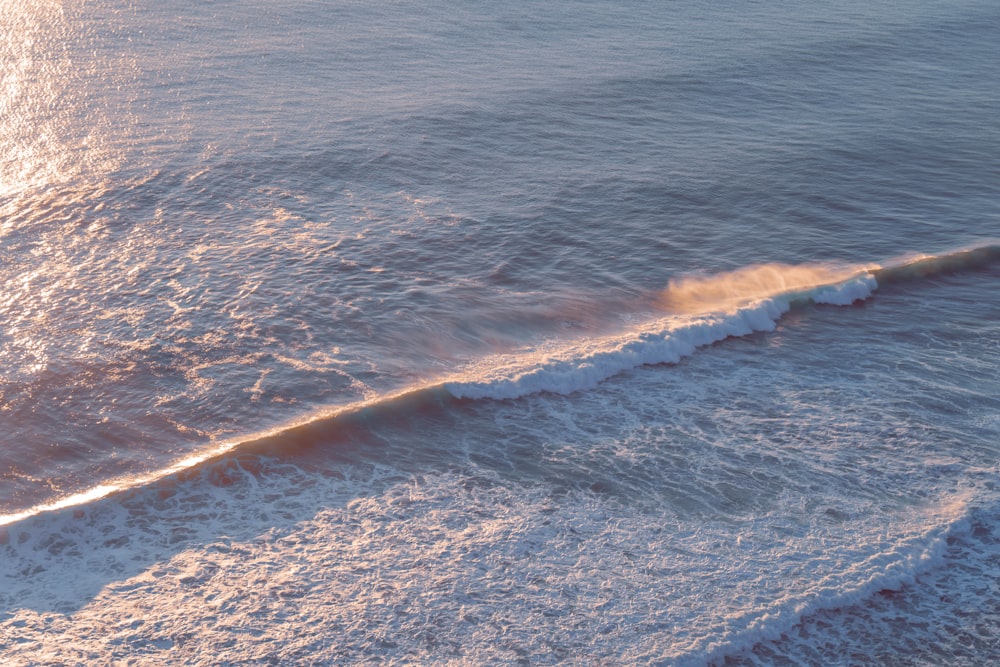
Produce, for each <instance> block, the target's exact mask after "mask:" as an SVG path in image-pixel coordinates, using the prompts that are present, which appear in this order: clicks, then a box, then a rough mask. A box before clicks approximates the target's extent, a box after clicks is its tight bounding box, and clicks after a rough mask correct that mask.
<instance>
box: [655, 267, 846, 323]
mask: <svg viewBox="0 0 1000 667" xmlns="http://www.w3.org/2000/svg"><path fill="white" fill-rule="evenodd" d="M862 270H864V269H863V268H862V267H857V266H840V265H835V264H798V265H794V264H776V263H774V264H755V265H753V266H747V267H744V268H741V269H737V270H735V271H727V272H725V273H718V274H715V275H708V276H685V277H681V278H676V279H674V280H671V281H670V284H669V286H668V287H667V289H666V290H664V292H663V294H662V295H661V296H660V306H661V307H662V308H664V309H666V310H671V311H674V312H677V313H691V314H693V313H707V312H730V311H733V310H735V309H737V308H740V307H741V306H745V305H747V304H750V303H752V302H754V301H758V300H760V299H767V298H770V297H774V296H778V295H781V294H787V293H790V292H800V291H805V290H809V289H812V288H815V287H820V286H822V285H834V284H837V283H841V282H844V281H846V280H849V279H851V278H852V277H854V276H856V275H858V273H860V272H861V271H862Z"/></svg>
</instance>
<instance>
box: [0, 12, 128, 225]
mask: <svg viewBox="0 0 1000 667" xmlns="http://www.w3.org/2000/svg"><path fill="white" fill-rule="evenodd" d="M66 12H67V9H66V8H65V7H64V3H62V2H58V1H57V0H5V1H4V2H2V3H0V214H2V223H0V224H2V225H3V227H0V235H2V234H3V233H5V232H7V231H9V230H10V228H11V226H12V224H15V223H12V221H17V220H18V219H23V218H27V217H32V216H31V213H30V212H26V211H25V209H26V208H27V207H29V206H30V208H33V209H38V208H46V207H53V205H58V204H59V203H60V199H61V197H60V196H58V195H57V196H56V197H55V200H54V201H52V200H51V199H52V196H53V193H48V195H46V196H47V198H48V199H49V201H35V200H32V201H30V202H24V201H19V200H20V198H21V197H22V196H30V195H39V194H43V193H45V191H46V190H47V189H49V188H51V187H53V186H59V187H67V188H68V189H69V190H70V191H73V192H74V194H71V195H70V198H71V199H76V198H79V196H80V194H81V192H86V191H88V190H89V189H91V186H93V185H95V183H96V182H98V181H100V179H101V177H102V176H104V175H106V174H107V173H108V172H109V171H110V170H111V169H113V168H114V166H115V165H116V164H117V162H118V160H117V159H116V158H115V156H114V151H112V150H109V142H108V140H107V137H106V136H105V133H106V130H107V128H108V127H109V126H110V123H109V122H108V120H107V114H106V113H105V111H106V109H105V107H106V105H107V103H106V100H102V95H101V90H100V82H101V81H102V77H103V78H106V77H105V76H104V75H105V74H107V73H109V72H112V71H113V70H114V69H115V68H113V67H107V66H106V65H107V63H101V62H100V61H101V57H100V56H99V55H98V54H97V53H96V51H95V52H93V53H94V57H93V61H90V62H79V61H76V60H74V59H73V58H71V57H70V49H69V47H70V45H73V44H77V45H78V44H79V43H80V42H81V41H82V40H85V39H86V35H81V34H77V33H75V32H74V30H73V29H72V26H71V21H70V20H69V19H68V17H67V15H66ZM102 70H103V72H102ZM36 212H37V211H36Z"/></svg>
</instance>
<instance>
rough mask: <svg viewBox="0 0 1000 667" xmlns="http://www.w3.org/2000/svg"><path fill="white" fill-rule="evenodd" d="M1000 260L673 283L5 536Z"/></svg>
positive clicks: (18, 515) (803, 268)
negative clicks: (637, 313) (264, 459)
mask: <svg viewBox="0 0 1000 667" xmlns="http://www.w3.org/2000/svg"><path fill="white" fill-rule="evenodd" d="M998 260H1000V244H997V243H992V242H990V243H986V244H983V245H979V246H974V247H969V248H964V249H960V250H956V251H953V252H949V253H944V254H940V255H915V256H908V257H904V258H902V259H899V260H895V261H891V262H889V263H887V264H885V265H877V264H876V265H849V264H835V263H814V264H806V265H795V266H793V265H781V264H762V265H757V266H751V267H746V268H743V269H739V270H737V271H732V272H728V273H723V274H717V275H714V276H693V277H691V276H689V277H684V278H679V279H677V280H675V281H672V282H671V284H670V286H669V287H668V288H667V289H666V290H665V291H664V292H663V293H662V294H661V295H658V297H657V298H656V299H654V302H655V306H654V307H655V309H656V311H655V312H654V313H653V314H650V315H648V316H647V317H646V319H645V320H644V321H642V323H641V324H638V325H635V326H632V327H630V328H628V329H627V330H624V331H621V332H619V333H615V334H610V335H605V336H601V337H593V338H586V339H581V340H575V341H551V342H546V343H543V344H540V345H538V346H535V347H531V348H525V349H522V350H519V351H517V352H514V353H510V354H504V355H495V356H492V357H487V358H484V359H481V360H480V361H479V362H477V363H475V364H472V365H470V366H468V367H466V368H464V369H461V370H459V371H457V372H454V373H452V374H451V375H448V376H445V377H440V378H437V379H435V380H431V381H428V382H426V383H424V384H421V385H416V386H412V387H408V388H405V389H402V390H400V391H397V392H394V393H389V394H382V395H378V396H375V397H372V398H370V399H367V400H364V401H359V402H356V403H351V404H347V405H341V406H334V407H331V408H329V409H326V410H322V411H319V412H315V413H311V414H308V415H304V416H302V417H301V418H299V419H297V420H295V421H292V422H288V423H285V424H282V425H280V426H277V427H275V428H272V429H269V430H266V431H261V432H257V433H252V434H248V435H245V436H243V437H240V438H235V439H231V440H226V441H224V442H216V443H211V444H209V445H207V446H206V447H204V448H203V449H201V450H200V451H198V452H196V453H194V454H192V455H190V456H188V457H185V458H183V459H180V460H177V461H175V462H174V463H173V464H171V465H169V466H167V467H164V468H161V469H158V470H154V471H151V472H149V473H146V474H142V475H134V476H129V477H124V478H120V479H115V480H110V481H106V482H104V483H102V484H99V485H96V486H94V487H92V488H90V489H88V490H86V491H84V492H81V493H77V494H74V495H71V496H67V497H64V498H61V499H59V500H56V501H54V502H49V503H44V504H40V505H36V506H34V507H30V508H28V509H25V510H23V511H18V512H13V513H10V514H7V515H0V526H6V525H10V524H14V523H17V522H19V521H22V520H24V519H27V518H29V517H31V516H34V515H37V514H41V513H43V512H50V511H56V510H62V509H66V508H70V507H75V506H78V505H84V504H86V503H90V502H94V501H96V500H99V499H102V498H105V497H107V496H110V495H114V494H118V493H123V492H127V491H129V490H133V489H136V488H140V487H144V486H148V485H150V484H153V483H156V482H159V481H161V480H164V479H167V478H170V477H174V476H183V475H184V474H186V473H187V472H188V471H190V470H192V469H201V468H205V467H210V466H213V465H224V462H225V461H226V459H227V458H230V457H232V456H233V454H234V453H241V454H248V455H268V456H292V455H294V454H296V453H301V452H303V451H308V450H311V449H312V448H314V447H320V446H321V447H323V448H324V449H335V448H337V447H348V446H349V445H350V444H351V443H363V442H364V440H365V438H366V437H367V436H368V435H369V432H370V428H369V424H372V423H384V422H386V421H392V420H396V419H406V418H408V417H410V416H412V415H416V414H423V415H433V414H440V412H442V411H446V410H449V409H451V408H453V407H454V406H455V405H456V404H458V403H460V402H461V401H465V400H512V399H517V398H521V397H525V396H529V395H532V394H536V393H542V392H549V393H558V394H566V395H568V394H572V393H575V392H581V391H586V390H588V389H592V388H594V387H596V386H597V385H598V384H600V383H601V382H602V381H604V380H607V379H609V378H611V377H613V376H616V375H619V374H621V373H624V372H627V371H629V370H632V369H634V368H638V367H640V366H646V365H656V364H673V363H677V362H679V361H680V360H681V359H683V358H685V357H688V356H690V355H692V354H694V353H695V352H696V351H697V350H699V349H701V348H704V347H708V346H710V345H713V344H715V343H719V342H721V341H724V340H725V339H727V338H732V337H741V336H746V335H749V334H752V333H755V332H767V331H773V330H774V328H775V327H776V325H777V323H778V321H779V320H780V319H781V317H782V316H783V315H785V314H786V313H788V312H789V311H791V310H794V309H802V308H806V307H808V306H810V305H812V304H820V305H838V306H843V305H850V304H853V303H856V302H858V301H863V300H865V299H868V298H869V297H871V296H872V294H873V293H874V292H875V291H876V289H877V288H878V286H879V285H880V284H901V283H906V282H911V281H916V280H920V279H924V278H931V277H935V276H940V275H945V274H952V273H956V272H958V273H960V272H965V271H977V270H981V269H984V268H986V267H988V266H989V265H991V264H993V263H995V262H997V261H998Z"/></svg>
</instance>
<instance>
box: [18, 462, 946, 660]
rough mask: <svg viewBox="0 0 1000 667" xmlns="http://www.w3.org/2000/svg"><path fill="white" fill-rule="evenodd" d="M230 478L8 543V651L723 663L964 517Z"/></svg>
mask: <svg viewBox="0 0 1000 667" xmlns="http://www.w3.org/2000/svg"><path fill="white" fill-rule="evenodd" d="M231 472H232V474H233V479H232V480H230V481H231V484H230V485H229V486H226V487H214V486H212V485H209V484H207V483H206V482H207V480H192V481H190V482H184V483H181V484H180V485H179V486H177V487H176V488H170V489H163V490H161V491H159V492H157V491H156V490H152V489H151V490H149V491H148V492H146V493H145V495H144V497H139V496H137V497H135V498H133V499H131V500H129V501H128V502H127V503H125V504H124V505H122V504H119V503H116V502H114V499H107V500H106V501H104V502H103V503H99V504H97V505H95V506H91V507H89V508H88V509H87V510H86V511H85V512H84V511H81V512H78V513H72V512H69V511H66V512H64V513H62V514H60V515H55V514H52V515H45V516H39V517H35V518H33V519H32V520H31V521H29V522H27V523H24V524H20V525H18V526H17V527H14V528H11V529H10V533H9V535H8V536H7V542H6V544H5V545H4V546H3V549H4V551H5V554H4V555H5V557H4V559H3V560H2V561H0V575H2V581H3V584H4V586H3V594H2V597H0V600H2V602H3V611H5V612H6V614H5V615H4V616H2V617H0V645H3V646H5V651H6V654H7V657H8V658H9V659H10V660H12V661H13V662H14V663H18V661H20V662H21V663H24V664H31V663H35V662H39V661H54V662H77V661H80V662H88V661H90V660H92V659H93V657H94V656H101V657H102V658H103V659H108V660H117V659H123V660H124V659H136V658H137V656H140V657H141V660H142V661H146V662H148V664H156V663H157V662H158V661H163V660H166V661H169V662H185V661H187V662H191V663H192V664H201V662H200V661H202V660H204V657H203V656H211V657H212V659H213V660H216V661H222V662H263V661H268V660H270V661H277V662H281V663H286V664H287V663H295V662H301V661H310V662H312V661H319V662H329V663H341V662H343V663H352V662H365V661H375V660H379V661H386V662H392V661H394V660H405V661H407V662H414V663H437V664H440V663H443V662H448V661H453V662H456V663H465V664H513V663H515V662H517V661H518V659H520V658H523V657H527V656H530V657H531V658H532V659H533V660H537V661H539V662H543V663H550V662H557V661H567V660H568V661H571V662H572V661H576V660H581V659H585V658H591V659H594V660H595V661H600V660H605V661H607V662H609V663H614V664H649V663H661V664H671V665H694V664H699V665H700V664H707V663H708V662H710V661H711V660H713V659H716V658H721V657H723V656H727V655H731V654H732V653H734V652H738V651H740V650H744V649H746V648H748V647H750V646H752V645H753V644H754V643H755V642H758V641H760V640H762V639H767V638H774V637H776V636H778V635H780V633H782V632H783V631H785V630H787V629H788V628H790V627H792V626H793V625H794V624H795V623H796V622H798V621H799V620H800V619H801V617H802V615H803V614H808V613H811V612H815V611H816V610H818V609H821V608H826V607H830V606H839V605H843V604H849V603H851V602H854V601H857V600H859V599H861V598H863V597H864V596H867V595H871V594H872V593H875V592H877V591H878V590H880V589H881V588H884V587H894V586H898V585H900V583H901V582H906V581H911V580H912V579H913V577H914V576H915V575H916V574H917V573H919V572H920V571H922V570H923V569H926V568H929V567H932V566H933V565H934V564H935V563H937V562H939V561H940V557H941V553H942V549H943V545H944V543H945V541H946V540H947V538H948V537H949V536H950V535H951V534H952V533H954V532H955V531H956V530H958V528H956V526H960V525H962V522H963V521H964V520H965V508H964V504H963V502H962V500H961V499H958V500H956V501H955V502H953V503H952V504H949V505H946V506H944V507H941V508H939V509H938V510H935V511H931V512H928V513H924V512H919V511H918V512H914V513H904V514H902V515H895V516H892V515H889V516H883V517H879V519H878V520H877V521H871V520H870V519H869V518H867V517H870V516H871V514H870V513H867V514H866V513H862V512H858V515H859V516H862V517H864V518H861V519H860V520H858V521H849V522H847V523H846V524H844V525H842V526H838V527H837V528H836V529H834V530H829V531H828V530H825V529H823V527H822V524H814V525H812V526H811V527H810V526H807V525H803V526H800V527H799V528H797V529H793V530H789V529H788V528H789V527H788V520H789V518H790V517H788V516H782V515H775V516H771V517H765V516H761V517H758V518H756V519H754V520H751V521H748V522H746V523H745V524H744V525H742V526H740V527H734V526H732V525H729V524H728V523H717V522H713V521H704V520H683V519H680V518H679V517H677V516H674V515H671V514H670V513H669V512H664V513H660V514H657V515H655V516H653V515H649V514H646V513H644V512H635V511H630V510H628V509H627V508H622V507H620V506H619V507H616V506H614V505H609V504H608V503H607V502H605V501H604V500H602V499H601V498H599V497H596V496H593V495H590V494H573V495H569V496H565V495H563V496H554V495H552V494H551V493H550V492H549V490H547V489H545V488H544V487H539V486H535V487H520V486H517V485H511V484H509V483H505V482H503V481H502V480H500V479H498V478H495V477H493V478H475V477H469V476H463V475H451V474H443V475H427V476H420V477H413V478H409V479H404V478H401V477H400V476H399V474H398V472H393V471H391V470H388V469H387V470H384V471H381V472H379V471H376V472H375V474H373V475H368V476H367V477H363V476H362V477H359V478H357V479H354V480H353V481H350V480H347V479H338V478H335V477H315V476H312V475H307V474H303V473H302V472H301V471H294V470H291V469H289V470H285V471H279V473H278V474H265V475H264V476H262V477H260V478H254V479H252V480H251V479H250V478H249V477H246V476H243V475H241V474H239V471H238V470H233V471H231ZM213 489H218V491H219V492H218V493H215V492H214V491H213ZM847 536H849V538H847ZM81 573H84V574H81ZM13 637H17V639H18V641H17V642H14V641H12V640H11V638H13Z"/></svg>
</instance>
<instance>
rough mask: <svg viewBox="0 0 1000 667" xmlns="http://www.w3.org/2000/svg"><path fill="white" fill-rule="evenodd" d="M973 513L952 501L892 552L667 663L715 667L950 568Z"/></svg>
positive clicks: (736, 621)
mask: <svg viewBox="0 0 1000 667" xmlns="http://www.w3.org/2000/svg"><path fill="white" fill-rule="evenodd" d="M974 510H975V507H974V506H973V505H972V504H971V503H970V499H969V498H967V497H958V498H955V499H953V502H951V503H949V504H948V505H946V506H944V507H942V508H940V510H938V511H937V512H935V513H934V514H935V516H934V518H935V519H936V520H935V521H933V523H932V525H931V526H930V527H929V528H927V529H926V530H925V531H923V532H921V533H919V534H917V535H911V536H909V537H905V538H901V539H899V540H898V541H897V542H896V543H895V544H894V545H893V547H892V548H891V549H889V550H887V551H881V552H878V553H875V554H872V555H871V556H869V557H868V558H866V559H864V560H862V561H859V562H857V563H852V564H849V565H848V566H847V567H845V569H844V570H843V571H842V572H839V573H832V574H828V575H826V576H825V577H823V578H822V579H821V580H819V581H817V582H816V586H815V587H813V588H812V589H811V590H810V591H808V592H807V593H805V594H803V595H790V596H787V597H785V598H783V599H779V600H776V601H775V602H774V604H773V605H771V606H770V608H769V609H768V611H767V613H764V614H761V613H759V612H753V613H750V614H747V615H746V616H743V617H740V618H733V619H731V620H730V622H729V629H728V630H725V631H722V632H720V633H719V634H718V635H715V636H712V637H711V638H704V639H701V640H699V641H698V642H697V643H695V645H692V646H689V647H686V649H685V650H683V652H682V653H681V654H679V655H677V656H676V657H675V658H673V659H671V660H669V662H668V663H667V664H669V665H671V667H714V666H715V665H719V664H722V663H723V662H724V661H725V659H726V658H727V657H735V656H738V655H740V654H743V653H746V652H748V651H751V650H752V649H753V648H754V647H755V646H757V645H758V644H760V643H762V642H767V641H775V640H778V639H780V638H781V637H782V635H784V634H786V633H788V632H789V631H791V630H792V629H793V628H794V627H795V626H797V625H798V624H800V623H802V622H803V620H805V619H806V618H808V617H810V616H814V615H816V614H818V613H820V612H822V611H825V610H837V609H843V608H847V607H851V606H853V605H856V604H860V603H863V602H864V601H865V600H868V599H870V598H871V597H872V596H874V595H875V594H877V593H879V592H880V591H884V590H892V591H897V590H900V589H901V588H903V587H904V586H908V585H912V584H914V583H915V582H916V581H917V580H918V577H919V576H920V575H922V574H924V573H926V572H930V571H932V570H934V569H936V568H939V567H943V566H945V565H946V563H947V560H948V546H949V541H950V540H952V539H954V538H956V537H958V536H962V535H967V534H969V533H971V531H972V513H973V511H974ZM846 582H852V583H853V585H845V583H846Z"/></svg>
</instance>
